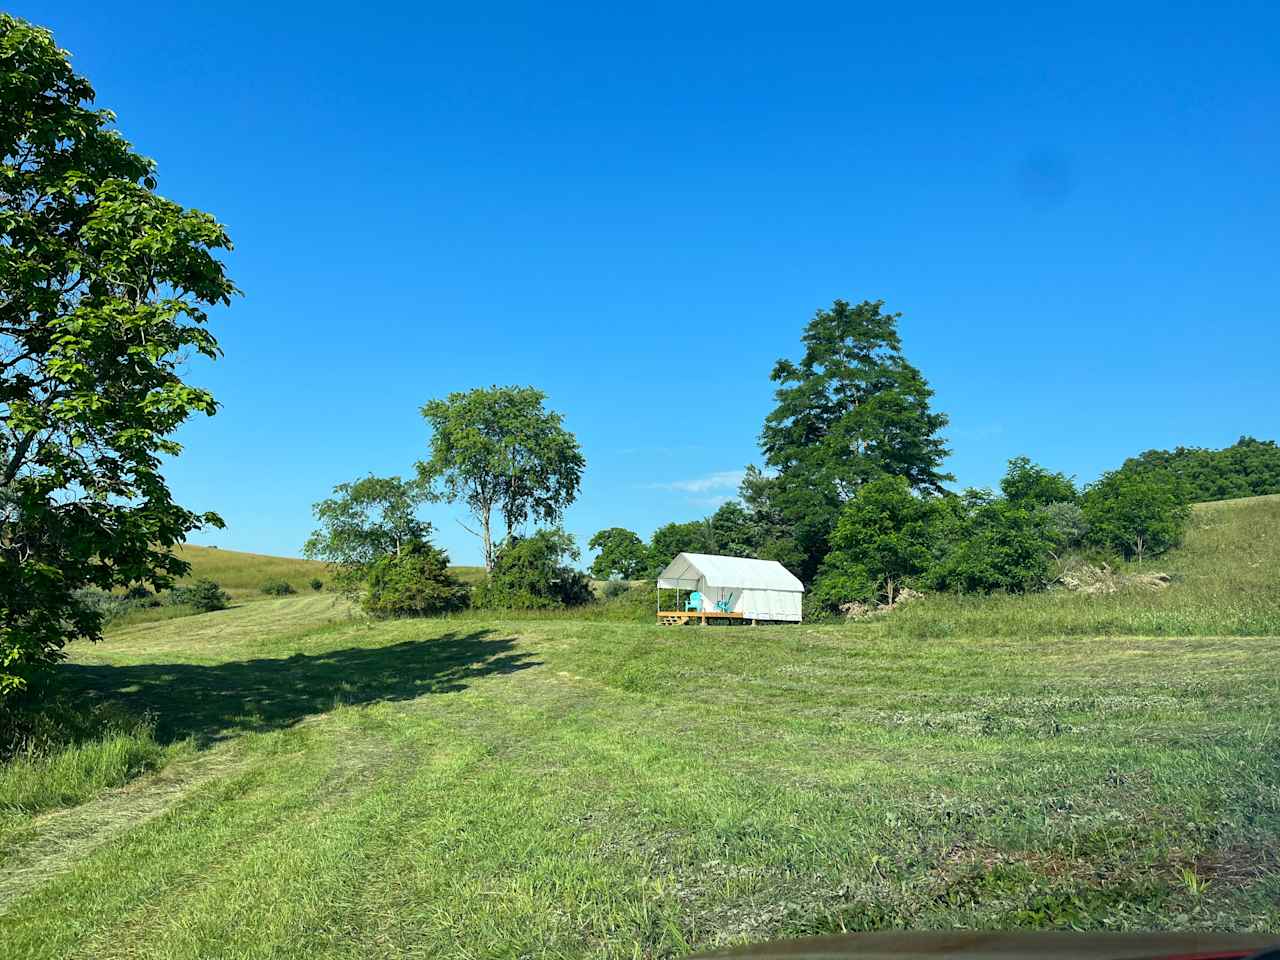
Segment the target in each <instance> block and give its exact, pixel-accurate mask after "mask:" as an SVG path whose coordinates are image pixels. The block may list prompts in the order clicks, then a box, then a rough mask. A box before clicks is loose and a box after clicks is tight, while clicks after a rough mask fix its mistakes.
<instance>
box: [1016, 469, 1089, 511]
mask: <svg viewBox="0 0 1280 960" xmlns="http://www.w3.org/2000/svg"><path fill="white" fill-rule="evenodd" d="M1000 490H1001V492H1003V493H1004V495H1005V497H1007V498H1008V500H1009V502H1010V503H1015V504H1017V505H1018V506H1020V507H1022V508H1024V509H1027V510H1032V509H1035V508H1036V507H1044V506H1048V505H1049V504H1051V503H1073V502H1074V501H1075V500H1076V499H1077V498H1078V497H1079V494H1078V493H1077V492H1076V485H1075V484H1074V483H1072V481H1071V478H1070V477H1068V476H1067V475H1066V474H1065V473H1053V472H1052V471H1050V470H1047V469H1045V468H1044V467H1042V466H1040V465H1039V464H1038V463H1032V462H1031V460H1030V459H1028V458H1027V457H1014V458H1013V459H1012V460H1010V461H1009V469H1008V471H1007V472H1006V473H1005V475H1004V479H1003V480H1001V481H1000Z"/></svg>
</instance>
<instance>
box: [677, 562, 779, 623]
mask: <svg viewBox="0 0 1280 960" xmlns="http://www.w3.org/2000/svg"><path fill="white" fill-rule="evenodd" d="M658 587H659V588H660V589H663V590H680V591H685V590H688V591H690V592H692V591H694V590H696V591H698V592H699V593H700V594H702V609H703V610H706V611H713V610H715V609H716V602H717V601H720V600H725V599H728V601H729V604H728V607H729V610H730V611H731V612H733V613H736V614H739V615H741V616H742V617H743V618H744V619H746V620H790V621H793V622H795V623H799V622H800V600H801V598H802V597H803V596H804V584H802V583H801V582H800V581H799V580H798V579H796V577H795V576H794V575H793V574H792V573H791V572H790V571H789V570H787V568H786V567H784V566H783V565H782V564H780V563H778V561H776V560H748V559H747V558H746V557H717V556H714V555H712V554H709V553H681V554H677V555H676V558H675V559H674V560H672V561H671V562H670V563H669V564H667V567H666V569H665V570H663V571H662V573H660V574H658ZM680 606H681V607H682V608H683V606H684V602H683V601H681V603H680Z"/></svg>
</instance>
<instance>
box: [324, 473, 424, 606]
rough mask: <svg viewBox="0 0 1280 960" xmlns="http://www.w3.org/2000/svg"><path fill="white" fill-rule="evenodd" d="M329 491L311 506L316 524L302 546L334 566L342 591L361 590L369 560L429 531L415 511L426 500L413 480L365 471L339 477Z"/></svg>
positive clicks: (420, 541) (396, 552)
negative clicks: (350, 480) (344, 480)
mask: <svg viewBox="0 0 1280 960" xmlns="http://www.w3.org/2000/svg"><path fill="white" fill-rule="evenodd" d="M333 492H334V494H335V495H334V496H333V497H330V498H329V499H326V500H321V501H320V502H319V503H317V504H316V505H315V506H314V507H312V512H313V513H314V514H315V517H316V519H317V520H319V521H320V526H319V528H318V529H316V530H315V532H314V533H312V534H311V536H310V538H309V539H308V540H307V542H306V544H305V545H304V546H303V548H302V549H303V553H304V554H305V555H306V556H308V557H311V558H312V559H315V560H324V561H326V562H328V563H329V564H330V565H331V566H332V567H333V568H334V579H335V581H336V582H337V584H338V586H339V589H342V590H343V591H344V592H347V593H357V592H359V590H360V589H362V588H363V585H364V581H365V577H366V573H367V572H368V570H369V569H370V568H371V567H372V565H373V564H375V563H377V562H378V561H380V560H382V559H383V558H385V557H394V556H400V555H401V554H403V553H404V552H405V551H406V550H407V549H410V548H415V547H418V546H421V545H424V544H426V542H427V540H428V538H429V537H430V536H431V524H430V523H428V522H427V521H425V520H420V519H418V517H417V512H418V510H419V508H421V506H422V504H423V503H425V502H426V500H427V491H426V489H425V488H424V487H423V486H422V484H420V483H418V482H417V481H414V480H407V481H406V480H401V479H400V478H399V477H375V476H373V475H369V476H367V477H364V478H362V479H360V480H356V481H355V482H354V483H340V484H338V485H337V486H336V487H334V488H333Z"/></svg>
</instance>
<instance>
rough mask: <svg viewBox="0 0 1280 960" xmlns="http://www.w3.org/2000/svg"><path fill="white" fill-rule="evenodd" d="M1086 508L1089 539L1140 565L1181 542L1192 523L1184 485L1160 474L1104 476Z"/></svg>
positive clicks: (1093, 486) (1088, 497)
mask: <svg viewBox="0 0 1280 960" xmlns="http://www.w3.org/2000/svg"><path fill="white" fill-rule="evenodd" d="M1082 505H1083V507H1084V517H1085V520H1086V521H1087V523H1088V525H1089V533H1088V538H1089V540H1090V541H1091V542H1093V543H1095V544H1097V545H1098V546H1101V547H1105V548H1108V549H1112V550H1116V551H1119V552H1120V553H1122V554H1124V556H1125V557H1126V558H1129V557H1132V558H1134V559H1136V560H1137V561H1138V562H1139V563H1141V562H1142V560H1143V558H1144V557H1146V556H1148V555H1151V554H1158V553H1163V552H1164V551H1165V550H1168V549H1169V548H1170V547H1173V546H1176V545H1177V544H1178V543H1180V542H1181V541H1182V535H1183V533H1184V532H1185V530H1186V527H1187V521H1188V520H1190V518H1191V508H1190V507H1189V506H1188V503H1187V494H1186V489H1185V487H1184V486H1183V484H1182V483H1181V482H1180V481H1179V480H1178V479H1177V478H1176V477H1174V476H1172V475H1171V474H1168V473H1160V472H1157V471H1150V472H1143V473H1133V472H1131V471H1128V470H1117V471H1115V472H1113V473H1108V474H1104V475H1103V477H1102V478H1101V479H1100V480H1098V482H1097V483H1094V484H1091V485H1090V486H1089V488H1088V489H1087V490H1085V493H1084V500H1083V504H1082Z"/></svg>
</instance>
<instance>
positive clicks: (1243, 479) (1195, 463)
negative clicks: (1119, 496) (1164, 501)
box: [1120, 437, 1280, 503]
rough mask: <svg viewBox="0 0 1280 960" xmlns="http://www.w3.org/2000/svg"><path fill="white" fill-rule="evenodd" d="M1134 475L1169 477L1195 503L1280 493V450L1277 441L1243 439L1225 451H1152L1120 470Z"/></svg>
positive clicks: (1125, 463) (1196, 449) (1135, 458)
mask: <svg viewBox="0 0 1280 960" xmlns="http://www.w3.org/2000/svg"><path fill="white" fill-rule="evenodd" d="M1120 469H1121V470H1122V471H1123V472H1125V473H1130V474H1147V473H1157V474H1169V475H1171V476H1173V477H1174V478H1176V479H1177V480H1178V481H1179V482H1180V483H1181V484H1182V485H1183V487H1184V489H1185V492H1186V496H1187V497H1188V499H1190V500H1191V501H1192V502H1193V503H1195V502H1202V501H1206V500H1229V499H1232V498H1234V497H1259V496H1263V495H1266V494H1273V493H1280V447H1278V446H1277V445H1276V443H1275V441H1274V440H1255V439H1254V438H1253V437H1241V438H1240V439H1239V440H1237V441H1236V442H1235V443H1234V444H1232V445H1231V446H1229V447H1224V448H1223V449H1221V450H1205V449H1203V448H1201V447H1177V448H1175V449H1173V450H1148V451H1146V452H1145V453H1142V454H1140V455H1139V456H1137V457H1130V458H1129V459H1128V460H1126V461H1125V462H1124V465H1123V466H1122V467H1121V468H1120Z"/></svg>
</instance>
